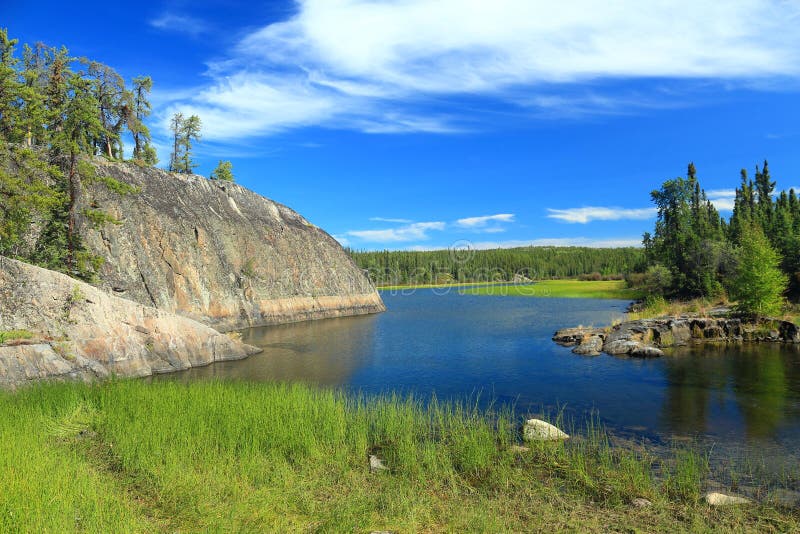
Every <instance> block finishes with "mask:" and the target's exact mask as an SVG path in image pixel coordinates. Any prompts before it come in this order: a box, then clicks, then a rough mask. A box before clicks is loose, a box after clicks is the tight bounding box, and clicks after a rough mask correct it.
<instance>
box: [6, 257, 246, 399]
mask: <svg viewBox="0 0 800 534" xmlns="http://www.w3.org/2000/svg"><path fill="white" fill-rule="evenodd" d="M0 330H5V331H8V330H27V331H29V332H31V333H33V334H34V336H35V339H34V340H32V341H28V342H25V343H29V344H19V345H14V346H8V345H6V346H0V386H2V387H14V386H16V385H19V384H22V383H25V382H28V381H31V380H39V379H45V378H73V379H90V378H102V377H105V376H108V375H110V374H116V375H120V376H145V375H150V374H153V373H163V372H169V371H177V370H181V369H188V368H190V367H194V366H198V365H206V364H209V363H212V362H215V361H222V360H231V359H239V358H244V357H246V356H248V355H250V354H254V353H256V352H260V349H258V348H256V347H251V346H249V345H245V344H242V343H240V342H238V341H235V340H233V339H231V338H230V337H228V336H226V335H224V334H220V333H219V332H217V331H216V330H214V329H212V328H210V327H208V326H205V325H202V324H200V323H198V322H196V321H193V320H191V319H188V318H186V317H180V316H177V315H174V314H171V313H168V312H165V311H163V310H158V309H156V308H153V307H150V306H143V305H141V304H138V303H136V302H133V301H129V300H126V299H122V298H119V297H115V296H112V295H109V294H107V293H105V292H103V291H102V290H100V289H97V288H95V287H92V286H90V285H88V284H85V283H83V282H79V281H77V280H74V279H72V278H69V277H68V276H66V275H63V274H60V273H56V272H53V271H48V270H46V269H41V268H39V267H34V266H32V265H28V264H26V263H22V262H18V261H15V260H11V259H8V258H4V257H2V256H0Z"/></svg>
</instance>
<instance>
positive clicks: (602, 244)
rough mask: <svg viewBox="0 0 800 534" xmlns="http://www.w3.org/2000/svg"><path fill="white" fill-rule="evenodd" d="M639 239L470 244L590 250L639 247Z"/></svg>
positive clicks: (475, 245)
mask: <svg viewBox="0 0 800 534" xmlns="http://www.w3.org/2000/svg"><path fill="white" fill-rule="evenodd" d="M641 246H642V238H641V237H622V238H602V239H598V238H591V237H541V238H538V239H530V240H508V241H483V242H479V243H472V248H474V249H476V250H486V249H492V248H516V247H590V248H618V247H641Z"/></svg>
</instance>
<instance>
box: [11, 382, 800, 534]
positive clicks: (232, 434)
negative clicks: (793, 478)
mask: <svg viewBox="0 0 800 534" xmlns="http://www.w3.org/2000/svg"><path fill="white" fill-rule="evenodd" d="M554 423H555V424H556V425H559V424H560V423H559V421H558V420H556V421H554ZM567 430H571V429H567ZM578 432H579V434H578V435H575V436H573V437H572V438H569V439H566V440H562V439H559V440H558V441H523V440H522V429H521V428H520V421H519V418H518V417H517V416H516V415H515V414H514V413H513V412H506V411H502V410H501V411H483V410H478V409H476V408H474V407H473V406H471V405H470V404H469V403H468V402H462V403H458V402H455V403H434V404H432V405H428V406H423V405H422V404H421V403H420V402H419V401H415V400H414V399H411V398H406V397H389V396H383V397H378V398H374V399H370V400H369V401H368V402H367V401H366V400H365V399H364V398H363V397H358V396H352V395H346V394H343V393H342V392H340V391H335V390H331V389H327V388H318V387H312V386H306V385H302V384H250V383H233V382H220V381H210V382H204V383H193V384H189V385H184V384H178V383H173V382H159V383H149V384H145V383H142V382H139V381H131V380H124V381H112V382H106V383H103V384H94V385H86V384H47V385H40V386H38V387H35V388H30V389H25V390H23V391H19V392H17V393H13V394H12V393H0V437H3V438H6V437H7V438H9V439H0V452H2V455H0V457H2V458H5V459H6V460H7V463H6V464H3V463H0V474H2V475H3V480H4V481H6V486H5V488H4V491H3V494H2V495H0V510H9V511H13V513H12V514H8V513H3V514H0V529H3V530H10V531H15V530H19V529H22V530H63V531H72V530H75V529H76V528H78V527H80V528H81V529H83V530H88V531H118V530H120V529H122V530H128V531H151V532H171V531H176V530H181V531H183V530H218V529H225V528H226V527H227V529H230V528H231V526H232V525H234V529H235V530H236V529H243V530H253V529H255V530H275V531H297V530H303V529H308V528H312V529H315V530H325V531H352V530H356V531H375V530H390V531H399V532H414V531H467V530H471V529H475V528H478V529H479V530H483V531H509V530H510V531H537V530H548V529H549V530H556V531H559V530H564V529H567V530H569V529H575V528H576V527H577V528H579V529H580V530H582V531H592V532H594V531H598V532H599V531H608V530H614V531H617V530H625V531H629V530H639V531H648V532H652V531H659V532H661V531H664V532H666V531H673V530H675V529H676V528H678V529H685V530H695V531H696V530H698V529H699V530H703V531H710V530H714V529H720V528H721V529H725V530H752V531H758V530H762V529H764V528H765V527H767V526H771V527H773V528H778V529H779V530H787V529H788V530H794V529H800V512H799V511H798V510H797V509H796V508H787V507H786V505H785V504H784V503H782V501H781V496H782V495H784V494H783V493H781V491H785V492H788V494H789V495H790V496H796V493H797V492H796V491H795V488H794V487H793V486H792V487H787V488H786V489H785V490H783V488H777V489H767V488H760V487H759V488H754V493H753V494H750V493H746V494H745V495H747V498H748V499H750V500H749V501H747V502H748V503H749V504H740V505H734V504H731V505H728V506H719V507H714V508H713V510H712V508H711V507H712V505H711V504H710V502H707V501H706V495H705V494H704V492H706V491H709V490H710V491H714V492H717V491H724V492H725V493H728V494H730V495H731V496H732V497H734V498H738V496H737V494H738V495H741V491H740V490H739V491H737V489H736V487H735V484H732V485H728V486H719V485H713V486H710V485H709V484H708V483H707V482H706V477H707V475H708V472H709V471H708V462H707V458H706V457H704V456H703V455H702V454H700V453H697V452H695V451H693V450H691V448H689V447H686V446H678V447H675V448H670V449H669V450H668V456H667V457H666V458H661V457H659V456H657V455H656V456H654V455H653V454H652V453H651V451H650V449H648V448H646V447H641V446H639V447H626V446H624V445H623V446H622V447H619V446H614V445H612V443H611V440H610V439H609V436H608V434H607V433H606V432H605V431H604V430H603V429H602V428H601V427H598V426H596V425H592V424H591V423H590V422H588V423H587V426H586V428H585V430H582V431H581V430H578ZM11 436H15V439H11ZM145 443H146V446H143V444H145ZM373 458H374V460H373ZM381 466H382V467H381ZM9 468H10V471H9ZM790 486H791V484H790ZM220 496H222V498H220ZM387 503H391V505H387ZM793 506H795V505H793ZM78 518H79V519H78ZM123 527H124V528H123Z"/></svg>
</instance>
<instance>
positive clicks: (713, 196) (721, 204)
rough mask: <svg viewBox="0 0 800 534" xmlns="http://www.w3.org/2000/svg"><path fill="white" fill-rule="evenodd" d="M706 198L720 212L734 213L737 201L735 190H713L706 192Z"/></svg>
mask: <svg viewBox="0 0 800 534" xmlns="http://www.w3.org/2000/svg"><path fill="white" fill-rule="evenodd" d="M706 196H707V197H708V200H709V201H711V203H712V204H713V205H714V207H715V208H717V210H718V211H733V205H734V201H735V200H736V190H735V189H712V190H710V191H706Z"/></svg>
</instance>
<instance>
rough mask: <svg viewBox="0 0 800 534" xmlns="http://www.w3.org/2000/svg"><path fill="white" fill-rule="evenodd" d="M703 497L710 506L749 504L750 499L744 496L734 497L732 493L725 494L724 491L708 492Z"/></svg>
mask: <svg viewBox="0 0 800 534" xmlns="http://www.w3.org/2000/svg"><path fill="white" fill-rule="evenodd" d="M703 499H704V500H705V501H706V503H708V504H709V505H711V506H730V505H735V504H750V502H751V501H750V499H745V498H744V497H736V496H734V495H725V494H724V493H717V492H709V493H706V494H705V495H704V496H703Z"/></svg>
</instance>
